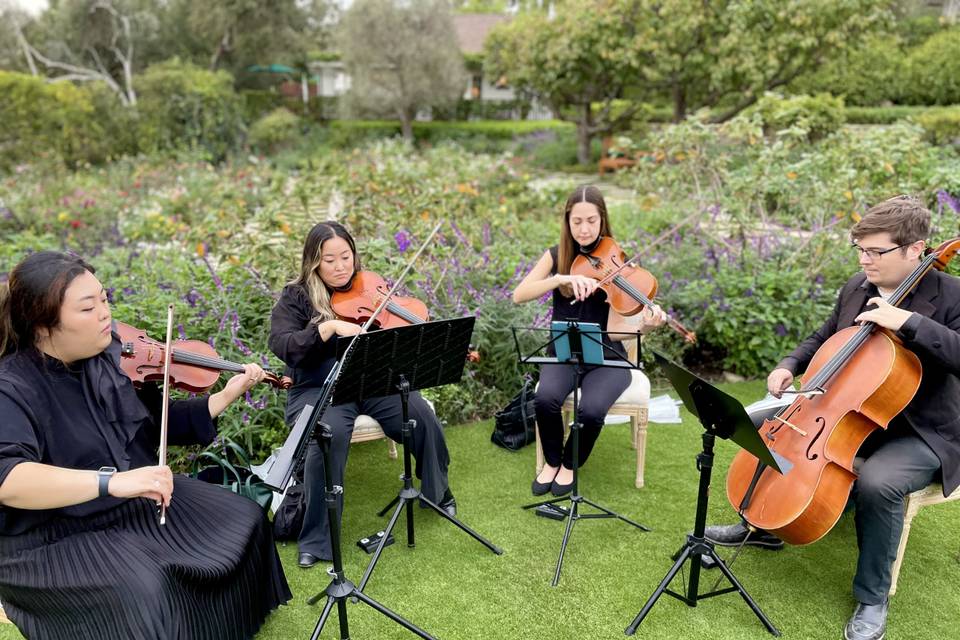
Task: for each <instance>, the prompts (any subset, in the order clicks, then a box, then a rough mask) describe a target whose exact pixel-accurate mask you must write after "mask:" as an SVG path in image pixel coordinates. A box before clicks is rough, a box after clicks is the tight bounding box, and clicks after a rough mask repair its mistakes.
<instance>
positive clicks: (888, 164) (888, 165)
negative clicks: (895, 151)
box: [883, 162, 896, 173]
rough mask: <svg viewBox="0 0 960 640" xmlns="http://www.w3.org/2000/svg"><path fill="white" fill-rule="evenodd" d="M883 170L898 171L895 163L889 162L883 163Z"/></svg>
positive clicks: (888, 171)
mask: <svg viewBox="0 0 960 640" xmlns="http://www.w3.org/2000/svg"><path fill="white" fill-rule="evenodd" d="M883 170H884V171H886V172H887V173H896V169H894V168H893V165H892V164H890V163H889V162H884V163H883Z"/></svg>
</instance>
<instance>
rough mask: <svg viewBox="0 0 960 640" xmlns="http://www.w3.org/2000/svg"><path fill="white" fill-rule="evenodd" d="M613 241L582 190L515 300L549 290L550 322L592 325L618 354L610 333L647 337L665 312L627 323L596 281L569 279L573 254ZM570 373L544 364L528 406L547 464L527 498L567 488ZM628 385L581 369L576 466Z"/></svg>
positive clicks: (600, 207)
mask: <svg viewBox="0 0 960 640" xmlns="http://www.w3.org/2000/svg"><path fill="white" fill-rule="evenodd" d="M605 236H606V237H612V236H613V231H612V230H611V229H610V222H609V220H608V218H607V206H606V203H605V202H604V200H603V195H602V194H601V193H600V190H599V189H597V188H596V187H594V186H589V185H587V186H581V187H577V189H576V190H574V192H573V193H572V194H570V197H569V198H567V204H566V206H565V207H564V212H563V221H562V223H561V225H560V243H559V244H558V245H556V246H553V247H551V248H550V249H548V250H547V251H546V252H545V253H544V254H543V256H542V257H541V258H540V260H539V261H538V262H537V264H536V265H535V266H534V267H533V269H532V270H531V271H530V273H528V274H527V276H526V277H525V278H524V279H523V281H522V282H521V283H520V284H519V285H518V286H517V289H516V291H514V292H513V300H514V302H518V303H519V302H527V301H529V300H536V299H538V298H540V297H541V296H543V294H545V293H547V292H548V291H552V292H553V319H554V320H577V321H580V322H593V323H597V324H599V325H600V328H601V329H602V330H603V331H605V332H606V331H609V332H612V333H611V334H610V335H608V336H605V337H604V344H605V345H606V347H607V349H610V350H613V351H616V352H617V353H619V354H621V355H625V351H624V349H623V345H622V344H621V343H620V339H621V338H620V337H619V336H618V335H617V332H623V333H627V334H634V335H635V334H636V333H637V331H638V330H639V332H640V333H646V332H648V331H650V330H652V329H654V328H656V327H659V326H660V325H662V324H664V322H666V314H664V312H663V311H662V310H661V309H660V308H659V307H656V306H655V305H654V306H652V307H651V306H647V307H645V308H644V310H643V311H642V312H641V315H640V324H639V326H637V325H632V324H628V322H627V320H626V318H624V317H623V316H621V315H620V314H619V313H617V312H616V311H614V310H613V308H612V307H611V306H610V305H609V304H607V296H606V293H605V292H604V291H603V290H598V281H597V280H596V279H594V278H590V277H587V276H581V275H571V273H570V267H571V265H572V264H573V261H574V259H575V258H576V257H577V256H578V255H580V254H588V253H589V252H590V251H591V250H592V249H593V248H594V247H596V246H597V244H598V243H599V242H600V239H601V238H603V237H605ZM573 385H574V370H573V366H572V365H566V364H555V365H554V364H550V365H543V367H542V368H541V370H540V385H539V387H538V389H537V395H536V398H535V400H534V406H535V408H536V412H537V426H538V428H539V430H540V442H541V444H542V446H543V455H544V458H545V461H546V464H544V466H543V470H542V471H541V472H540V474H539V475H538V476H537V477H536V478H535V479H534V481H533V485H532V490H533V493H534V495H543V494H545V493H547V492H548V491H550V492H552V493H553V494H554V495H556V496H562V495H564V494H566V493H568V492H569V491H570V489H571V488H572V486H573V471H572V468H573V451H572V448H571V444H570V443H568V444H567V445H564V442H563V419H562V417H561V407H562V406H563V402H564V400H565V399H566V397H567V395H569V393H570V392H571V391H573ZM629 385H630V373H629V371H626V370H624V369H614V368H596V367H595V368H589V367H588V368H587V373H586V375H584V376H583V378H582V379H581V390H582V396H581V401H580V407H579V417H580V421H581V422H582V424H583V428H582V430H581V431H580V449H579V451H580V455H579V458H580V459H579V465H580V466H583V464H584V463H585V462H586V461H587V458H588V456H589V455H590V451H591V450H592V449H593V445H594V444H595V443H596V441H597V438H598V437H599V436H600V429H601V427H603V422H604V419H605V418H606V414H607V411H609V410H610V407H611V406H613V403H614V402H615V401H616V399H617V398H618V397H620V394H621V393H623V391H624V390H625V389H626V388H627V387H628V386H629Z"/></svg>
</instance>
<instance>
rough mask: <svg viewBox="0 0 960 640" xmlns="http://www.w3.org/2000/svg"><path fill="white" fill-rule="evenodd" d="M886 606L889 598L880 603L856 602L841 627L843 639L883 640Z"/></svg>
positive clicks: (885, 624) (885, 626)
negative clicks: (851, 612)
mask: <svg viewBox="0 0 960 640" xmlns="http://www.w3.org/2000/svg"><path fill="white" fill-rule="evenodd" d="M888 606H889V600H884V601H883V602H881V603H880V604H863V603H862V602H858V603H857V606H856V608H855V609H854V610H853V615H852V616H850V619H849V620H847V624H846V626H845V627H844V628H843V637H844V640H883V636H884V634H885V633H886V632H887V607H888Z"/></svg>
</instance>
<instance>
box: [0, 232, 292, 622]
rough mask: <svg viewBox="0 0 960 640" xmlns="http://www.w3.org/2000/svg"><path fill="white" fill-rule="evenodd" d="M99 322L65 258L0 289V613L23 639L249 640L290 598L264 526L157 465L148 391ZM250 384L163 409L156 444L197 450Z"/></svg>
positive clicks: (240, 378) (36, 261) (214, 490)
mask: <svg viewBox="0 0 960 640" xmlns="http://www.w3.org/2000/svg"><path fill="white" fill-rule="evenodd" d="M111 328H112V321H111V315H110V309H109V306H108V304H107V298H106V294H105V291H104V289H103V286H102V285H101V284H100V282H99V280H97V278H96V276H95V275H94V270H93V268H92V267H90V266H89V265H88V264H87V263H85V262H84V261H83V260H82V259H80V258H78V257H75V256H72V255H68V254H63V253H57V252H52V251H43V252H38V253H34V254H32V255H30V256H28V257H27V258H25V259H23V260H22V261H21V262H20V263H19V264H18V265H17V266H16V267H14V269H13V270H12V271H11V272H10V275H9V280H8V282H7V285H6V287H5V288H4V290H2V291H0V354H2V358H0V601H2V602H3V606H4V610H5V611H6V613H7V615H8V616H9V618H10V619H11V620H12V621H13V623H14V624H15V625H16V626H17V627H18V628H19V629H20V631H21V632H22V633H23V634H24V635H25V636H26V637H28V638H64V639H70V640H73V639H75V638H158V639H160V638H164V639H165V638H212V637H215V638H229V639H233V638H236V639H240V638H252V637H253V635H254V634H255V633H256V631H257V629H258V628H259V627H260V625H261V624H262V623H263V621H264V619H265V618H266V617H267V615H268V614H269V613H270V612H271V611H272V610H273V609H275V608H276V607H277V606H278V605H280V604H283V603H285V602H286V601H287V600H289V599H290V597H291V594H290V590H289V588H288V587H287V582H286V579H285V578H284V575H283V570H282V568H281V566H280V561H279V558H278V557H277V553H276V550H275V548H274V544H273V536H272V529H271V526H270V523H269V521H268V520H267V518H266V515H265V513H264V512H263V510H262V509H261V508H260V507H259V506H258V505H257V504H256V503H254V502H253V501H251V500H248V499H246V498H243V497H240V496H237V495H235V494H232V493H230V492H228V491H224V490H223V489H221V488H219V487H216V486H214V485H211V484H207V483H204V482H201V481H198V480H193V479H191V478H186V477H182V476H174V475H173V474H172V473H171V471H170V469H169V467H166V466H158V464H157V454H156V447H157V442H158V438H159V428H158V424H159V417H158V416H159V414H160V410H161V407H160V405H161V404H162V399H161V394H160V393H159V391H158V390H157V388H156V386H155V385H153V384H147V385H144V386H143V388H142V389H139V390H138V389H134V387H133V384H132V382H131V381H130V379H129V378H128V377H127V376H126V375H125V374H124V373H123V371H122V370H121V369H120V342H119V338H118V337H117V335H116V334H115V333H114V332H113V331H111ZM263 375H264V373H263V370H262V369H260V367H258V366H257V365H255V364H248V365H245V366H244V372H243V373H241V374H238V375H236V376H234V377H233V378H231V379H230V380H229V381H228V382H227V384H226V385H225V386H224V388H223V389H222V390H221V391H219V392H218V393H214V394H212V395H210V396H202V397H197V398H191V399H186V400H180V401H173V402H171V403H170V410H169V435H168V438H169V442H170V444H193V443H201V444H208V443H210V442H211V441H212V440H213V439H214V437H215V435H216V417H217V416H218V415H219V414H220V413H221V412H223V411H224V409H226V408H227V406H228V405H230V404H231V403H232V402H233V401H235V400H236V399H237V398H239V397H241V396H242V395H243V394H244V392H245V391H246V390H247V389H249V388H250V387H251V386H253V385H254V384H256V383H257V382H259V381H260V380H261V379H262V378H263ZM174 497H175V498H176V499H175V500H174V499H173V498H174ZM158 503H163V504H164V505H165V506H166V508H167V511H166V513H167V517H166V524H164V525H162V526H161V525H160V524H159V520H158V517H157V504H158Z"/></svg>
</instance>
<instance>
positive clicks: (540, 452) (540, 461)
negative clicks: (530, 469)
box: [534, 425, 543, 476]
mask: <svg viewBox="0 0 960 640" xmlns="http://www.w3.org/2000/svg"><path fill="white" fill-rule="evenodd" d="M534 433H536V434H537V475H538V476H539V475H540V471H541V470H542V469H543V446H542V445H541V444H540V425H537V427H536V429H534Z"/></svg>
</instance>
